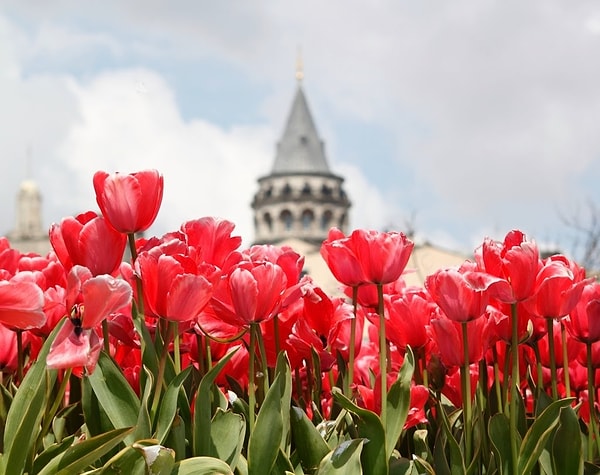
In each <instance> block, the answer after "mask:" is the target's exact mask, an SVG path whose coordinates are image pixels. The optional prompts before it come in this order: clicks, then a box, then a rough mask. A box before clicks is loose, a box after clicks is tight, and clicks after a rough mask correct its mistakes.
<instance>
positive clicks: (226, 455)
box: [210, 409, 246, 469]
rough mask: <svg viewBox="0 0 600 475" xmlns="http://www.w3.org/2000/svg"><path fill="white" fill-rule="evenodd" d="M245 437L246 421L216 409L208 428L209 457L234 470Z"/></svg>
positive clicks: (230, 412)
mask: <svg viewBox="0 0 600 475" xmlns="http://www.w3.org/2000/svg"><path fill="white" fill-rule="evenodd" d="M245 435H246V421H245V419H244V418H243V417H242V416H241V415H240V414H236V413H235V412H232V411H223V410H222V409H217V412H216V413H215V415H214V417H213V420H212V424H211V426H210V437H211V445H212V451H211V452H212V454H211V455H212V456H214V457H217V458H218V459H219V460H223V461H224V462H227V464H228V465H229V466H230V467H231V468H232V469H235V467H236V466H237V463H238V460H239V457H240V454H241V453H242V448H243V445H244V438H245Z"/></svg>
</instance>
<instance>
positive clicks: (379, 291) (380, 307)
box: [377, 284, 387, 429]
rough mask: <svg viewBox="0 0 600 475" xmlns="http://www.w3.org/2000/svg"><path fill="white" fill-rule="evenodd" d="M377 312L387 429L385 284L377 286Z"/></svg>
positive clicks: (382, 415)
mask: <svg viewBox="0 0 600 475" xmlns="http://www.w3.org/2000/svg"><path fill="white" fill-rule="evenodd" d="M377 299H378V305H377V311H378V313H379V377H380V379H381V424H382V425H383V427H384V429H385V428H386V427H387V339H386V337H385V313H384V308H385V307H384V304H383V284H377Z"/></svg>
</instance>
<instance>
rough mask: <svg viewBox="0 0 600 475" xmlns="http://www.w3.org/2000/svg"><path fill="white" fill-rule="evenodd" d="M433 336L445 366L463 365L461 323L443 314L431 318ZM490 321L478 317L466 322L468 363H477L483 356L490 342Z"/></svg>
mask: <svg viewBox="0 0 600 475" xmlns="http://www.w3.org/2000/svg"><path fill="white" fill-rule="evenodd" d="M431 326H432V328H433V336H434V340H435V343H436V344H437V347H438V349H439V351H440V355H441V358H442V361H443V363H444V364H445V365H446V366H463V365H464V363H465V357H464V354H463V353H464V351H463V347H464V345H463V338H462V327H461V326H462V323H460V322H458V321H454V320H450V319H449V318H446V317H444V316H443V315H442V316H440V317H437V318H432V319H431ZM490 330H491V328H490V323H489V322H488V320H486V319H485V318H478V319H476V320H473V321H471V322H468V323H467V337H468V340H467V341H468V345H469V361H468V363H469V364H471V363H477V362H478V361H479V360H481V358H483V355H484V353H485V352H486V351H487V349H488V346H489V343H490V336H491V335H490Z"/></svg>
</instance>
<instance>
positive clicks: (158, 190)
mask: <svg viewBox="0 0 600 475" xmlns="http://www.w3.org/2000/svg"><path fill="white" fill-rule="evenodd" d="M163 181H164V180H163V176H162V175H161V174H160V173H158V171H156V170H144V171H140V172H137V173H130V174H122V173H114V174H112V175H109V174H108V173H106V172H103V171H98V172H96V173H95V174H94V190H95V191H96V201H97V202H98V206H99V207H100V210H101V211H102V214H103V215H104V217H105V218H106V220H107V221H108V222H109V223H110V225H111V226H112V227H113V228H114V229H116V230H117V231H119V232H121V233H124V234H132V233H137V232H141V231H145V230H146V229H148V228H149V227H150V226H151V225H152V223H153V222H154V220H155V219H156V215H157V214H158V210H159V208H160V204H161V202H162V197H163V186H164V184H163Z"/></svg>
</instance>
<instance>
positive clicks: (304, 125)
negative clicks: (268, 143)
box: [271, 81, 331, 175]
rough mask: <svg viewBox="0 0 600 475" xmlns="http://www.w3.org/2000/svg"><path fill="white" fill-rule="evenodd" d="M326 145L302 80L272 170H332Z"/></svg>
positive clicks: (326, 172) (280, 172) (328, 171)
mask: <svg viewBox="0 0 600 475" xmlns="http://www.w3.org/2000/svg"><path fill="white" fill-rule="evenodd" d="M324 148H325V147H324V144H323V141H322V140H321V139H320V138H319V134H318V133H317V128H316V127H315V123H314V121H313V118H312V115H311V113H310V109H309V108H308V102H307V101H306V96H305V95H304V92H303V90H302V85H301V84H300V81H299V82H298V89H297V90H296V96H295V97H294V102H293V104H292V109H291V111H290V115H289V116H288V120H287V123H286V126H285V130H284V132H283V136H282V137H281V140H280V141H279V143H278V144H277V153H276V155H275V163H274V164H273V169H272V171H271V173H272V174H274V175H280V174H294V173H318V174H330V173H331V172H330V170H329V165H328V164H327V159H326V158H325V150H324Z"/></svg>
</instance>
